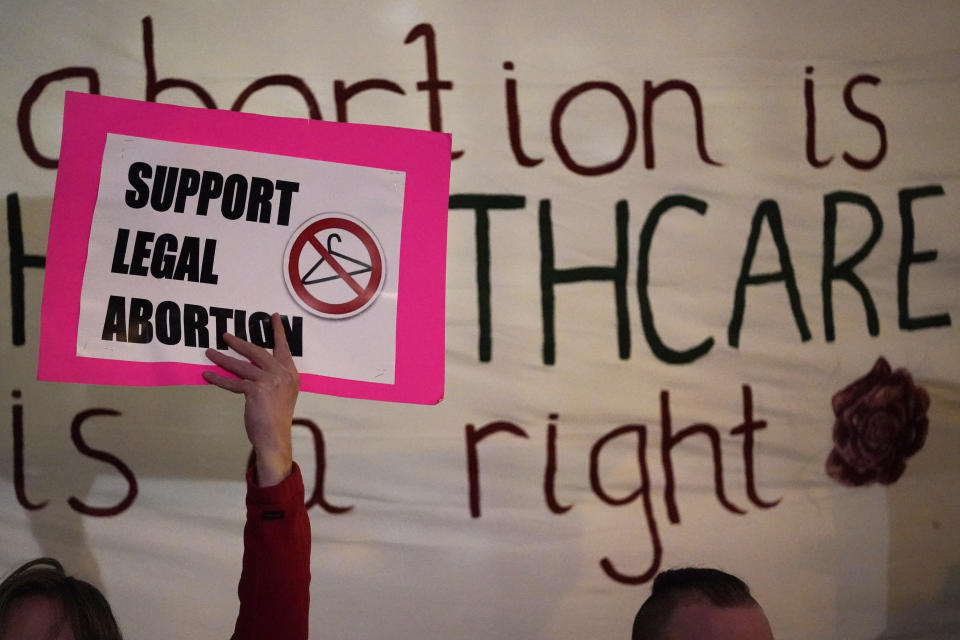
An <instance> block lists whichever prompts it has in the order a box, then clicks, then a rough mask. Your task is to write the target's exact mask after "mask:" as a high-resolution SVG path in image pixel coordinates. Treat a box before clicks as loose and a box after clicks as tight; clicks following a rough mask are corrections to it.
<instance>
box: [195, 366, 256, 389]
mask: <svg viewBox="0 0 960 640" xmlns="http://www.w3.org/2000/svg"><path fill="white" fill-rule="evenodd" d="M200 375H202V376H203V379H204V380H206V381H207V382H209V383H210V384H212V385H214V386H217V387H220V388H221V389H226V390H227V391H232V392H233V393H245V392H246V385H247V381H246V380H238V379H237V378H228V377H226V376H222V375H220V374H219V373H214V372H213V371H204V372H203V373H202V374H200Z"/></svg>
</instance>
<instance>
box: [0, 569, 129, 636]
mask: <svg viewBox="0 0 960 640" xmlns="http://www.w3.org/2000/svg"><path fill="white" fill-rule="evenodd" d="M122 638H123V636H122V635H121V634H120V628H119V627H118V626H117V621H116V619H114V617H113V611H111V609H110V605H109V603H107V599H106V598H104V597H103V594H102V593H100V591H99V590H98V589H97V588H96V587H94V586H93V585H91V584H90V583H88V582H84V581H83V580H78V579H76V578H73V577H71V576H68V575H67V574H66V572H64V570H63V566H62V565H61V564H60V563H59V562H57V561H56V560H54V559H53V558H38V559H36V560H31V561H30V562H27V563H26V564H24V565H22V566H20V567H19V568H17V569H16V570H15V571H14V572H13V573H11V574H10V575H9V576H8V577H7V579H6V580H4V581H3V583H2V584H0V640H122Z"/></svg>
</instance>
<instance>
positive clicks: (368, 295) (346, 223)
mask: <svg viewBox="0 0 960 640" xmlns="http://www.w3.org/2000/svg"><path fill="white" fill-rule="evenodd" d="M283 264H284V268H283V277H284V281H285V282H286V284H287V289H288V290H289V291H290V294H291V295H292V296H293V298H294V300H296V301H297V303H298V304H299V305H300V306H302V307H303V308H304V309H306V310H307V311H309V312H310V313H312V314H314V315H317V316H321V317H324V318H349V317H350V316H353V315H356V314H358V313H360V312H361V311H363V310H364V309H366V308H367V307H369V306H370V305H371V304H373V302H374V301H375V300H376V298H377V296H378V295H379V294H380V291H381V290H382V289H383V283H384V280H385V278H384V269H385V267H386V262H385V260H384V255H383V248H382V247H381V246H380V242H379V241H378V240H377V238H376V236H375V235H373V232H372V231H370V229H369V228H368V227H367V226H366V225H365V224H363V223H362V222H361V221H360V220H357V219H356V218H354V217H352V216H348V215H346V214H344V213H322V214H320V215H318V216H314V217H313V218H311V219H310V220H307V221H306V222H305V223H304V224H303V225H301V226H300V228H299V229H297V231H296V232H295V233H294V234H293V237H292V238H291V239H290V242H289V244H288V245H287V250H286V252H285V253H284V260H283Z"/></svg>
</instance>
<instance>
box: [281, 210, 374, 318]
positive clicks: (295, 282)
mask: <svg viewBox="0 0 960 640" xmlns="http://www.w3.org/2000/svg"><path fill="white" fill-rule="evenodd" d="M331 228H332V229H343V230H344V231H348V232H350V233H352V234H353V235H355V236H356V237H357V239H359V240H360V242H361V243H363V246H364V248H366V250H367V253H368V254H369V255H370V267H371V268H370V280H369V281H368V282H367V286H365V287H361V286H360V285H359V284H358V283H357V282H356V281H355V280H354V279H353V278H352V277H351V276H350V275H349V274H347V273H346V271H345V270H344V269H343V267H341V266H340V265H339V263H338V262H337V260H336V259H335V258H333V257H332V256H330V255H329V254H328V252H327V250H326V248H324V247H323V245H322V243H320V242H319V241H318V240H317V239H316V236H317V234H318V233H320V232H322V231H325V230H327V229H331ZM308 243H309V244H310V245H311V246H312V247H313V248H314V249H316V250H317V251H318V253H320V255H322V256H323V257H324V258H325V259H326V260H327V262H328V263H329V264H330V266H331V267H333V269H334V270H335V271H336V272H337V273H338V275H340V277H341V278H343V280H344V281H346V283H347V284H348V285H349V286H350V287H351V288H352V289H353V290H354V292H355V293H356V294H357V297H355V298H354V299H352V300H348V301H347V302H324V301H323V300H320V299H319V298H317V297H315V296H314V295H313V294H311V293H310V292H309V291H307V287H306V285H304V284H303V281H302V279H301V278H300V254H301V252H302V251H303V248H304V247H305V246H306V245H307V244H308ZM287 275H288V279H289V282H290V286H291V288H292V289H293V290H294V292H295V293H296V294H297V297H299V298H300V300H301V301H302V302H303V303H304V304H305V305H307V306H309V307H310V308H311V309H315V310H316V311H318V312H320V313H322V314H327V315H331V316H342V315H346V314H350V313H353V312H355V311H357V310H359V309H362V308H363V307H364V306H365V305H367V304H368V303H369V302H370V301H371V300H372V298H373V297H374V296H375V295H376V293H377V291H378V290H379V288H380V281H381V280H382V279H383V259H382V258H381V256H380V248H379V247H378V246H377V243H376V241H375V240H374V239H373V236H371V235H370V232H369V231H367V230H366V229H364V228H363V227H361V226H360V225H359V224H357V223H356V222H354V221H353V220H349V219H347V218H338V217H329V218H323V219H321V220H317V221H316V222H314V223H311V224H310V225H308V226H307V227H306V228H305V229H304V230H303V231H301V232H300V235H298V236H297V237H296V239H295V240H294V241H293V244H292V245H291V246H290V257H289V258H288V259H287Z"/></svg>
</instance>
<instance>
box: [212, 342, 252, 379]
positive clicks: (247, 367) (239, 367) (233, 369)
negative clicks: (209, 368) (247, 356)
mask: <svg viewBox="0 0 960 640" xmlns="http://www.w3.org/2000/svg"><path fill="white" fill-rule="evenodd" d="M206 356H207V358H209V359H210V361H211V362H213V364H215V365H217V366H218V367H221V368H222V369H225V370H227V371H229V372H230V373H232V374H234V375H235V376H238V377H240V378H243V379H245V380H257V379H259V378H260V377H261V376H262V375H263V369H262V368H260V367H258V366H256V365H254V364H251V363H249V362H247V361H246V360H240V359H238V358H233V357H231V356H228V355H226V354H225V353H220V352H219V351H217V350H215V349H207V351H206Z"/></svg>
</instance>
